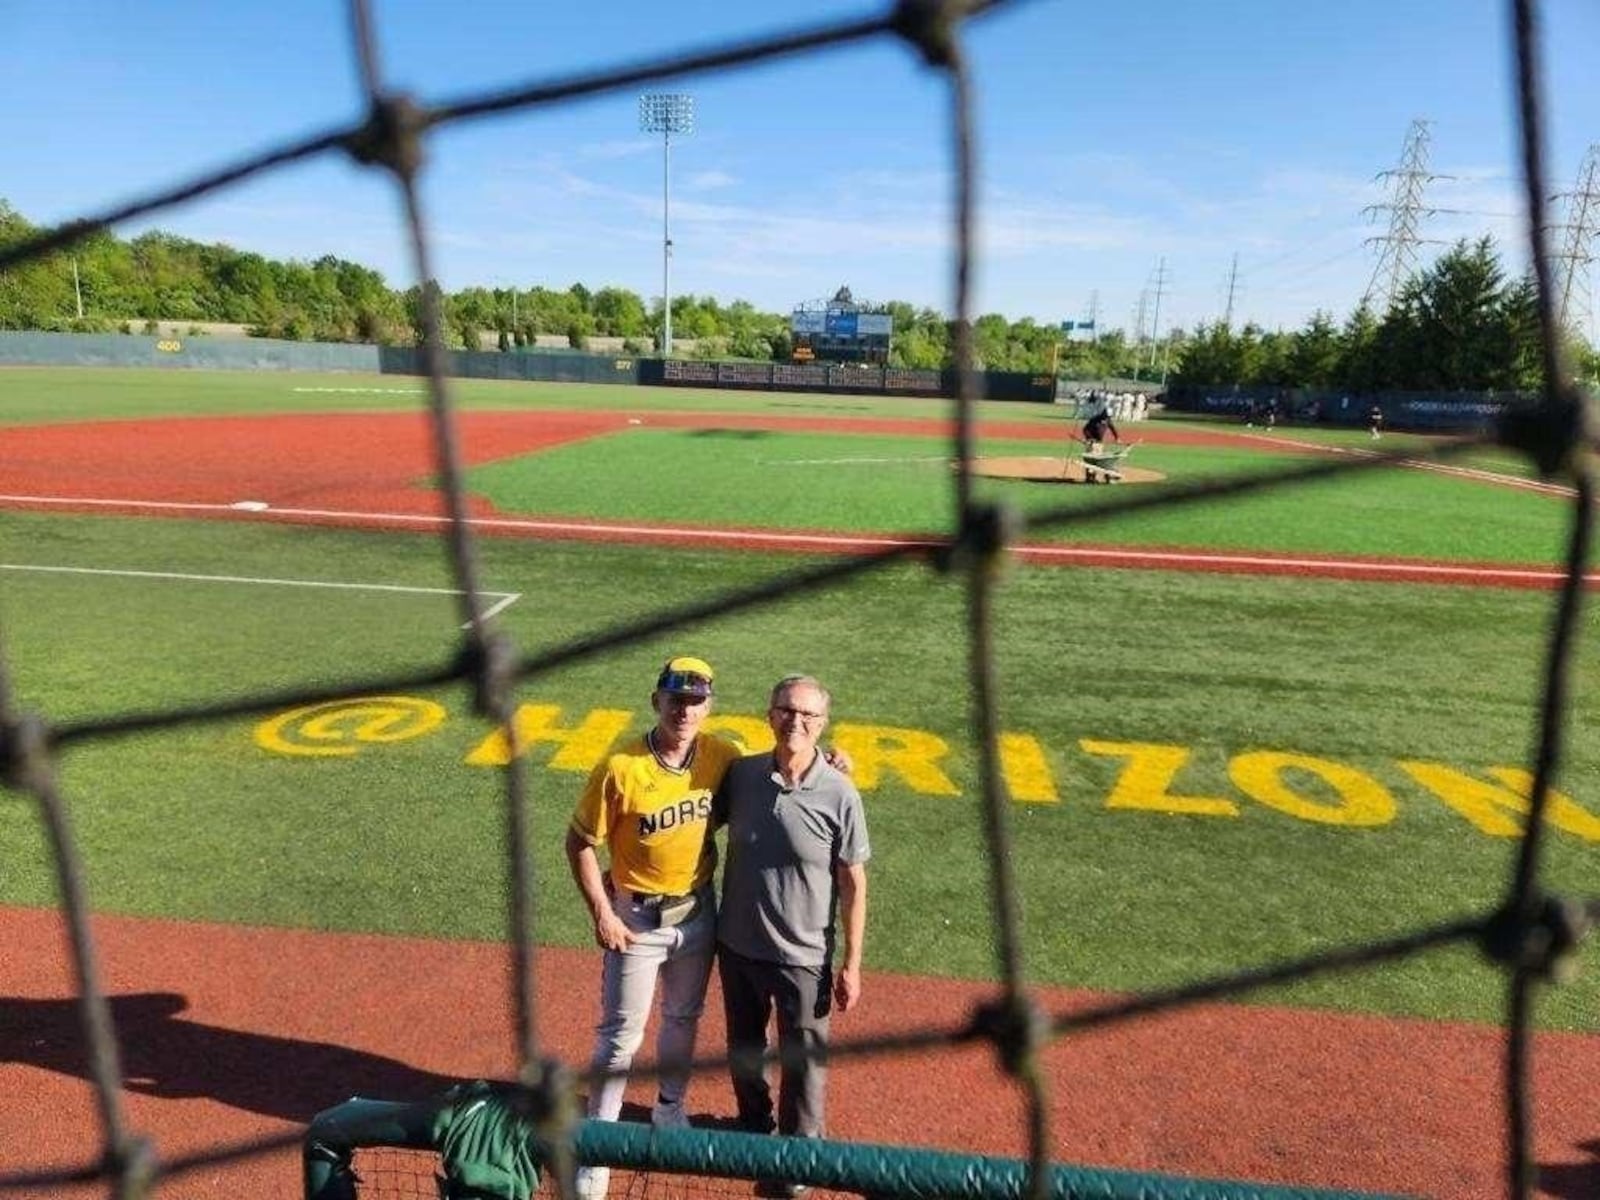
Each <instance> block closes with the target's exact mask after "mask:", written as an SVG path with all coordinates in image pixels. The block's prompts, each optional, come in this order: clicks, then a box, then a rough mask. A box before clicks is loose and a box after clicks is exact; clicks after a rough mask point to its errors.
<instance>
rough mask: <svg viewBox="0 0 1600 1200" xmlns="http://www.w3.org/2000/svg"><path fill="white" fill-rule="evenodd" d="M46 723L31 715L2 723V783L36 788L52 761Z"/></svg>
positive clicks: (24, 715)
mask: <svg viewBox="0 0 1600 1200" xmlns="http://www.w3.org/2000/svg"><path fill="white" fill-rule="evenodd" d="M49 743H50V739H49V736H48V734H47V731H46V728H45V723H44V722H43V721H42V720H40V719H39V718H38V717H36V716H32V715H31V714H28V713H16V714H11V715H8V716H7V717H6V718H5V719H4V720H3V721H0V783H4V784H5V785H6V787H9V788H17V789H22V788H28V787H35V786H37V785H38V783H39V781H40V780H41V779H43V777H44V772H45V768H46V765H47V763H48V762H49V750H48V747H49Z"/></svg>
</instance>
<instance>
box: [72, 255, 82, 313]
mask: <svg viewBox="0 0 1600 1200" xmlns="http://www.w3.org/2000/svg"><path fill="white" fill-rule="evenodd" d="M72 294H73V295H74V296H76V297H77V298H78V320H80V321H81V320H83V284H81V283H79V282H78V256H77V255H76V254H74V255H73V256H72Z"/></svg>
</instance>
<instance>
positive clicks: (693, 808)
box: [572, 734, 740, 896]
mask: <svg viewBox="0 0 1600 1200" xmlns="http://www.w3.org/2000/svg"><path fill="white" fill-rule="evenodd" d="M739 753H740V751H739V748H738V747H737V746H735V745H733V744H732V743H731V742H725V741H723V740H722V739H721V738H717V737H712V736H710V735H709V734H699V735H697V736H696V737H695V740H694V750H693V752H692V753H691V754H690V756H689V759H688V761H687V762H686V763H685V764H684V765H683V766H682V767H681V768H673V767H668V766H664V765H663V764H662V762H661V760H660V759H658V758H657V757H656V756H655V754H654V752H653V751H652V750H651V749H650V745H649V742H648V741H646V739H645V738H644V737H638V738H635V739H633V740H632V741H631V742H629V743H628V744H627V745H625V746H624V747H623V748H622V749H621V750H619V751H618V752H617V753H615V754H613V755H611V756H610V757H608V758H607V759H606V760H605V761H604V762H602V763H600V764H599V765H598V766H597V767H595V769H594V771H593V772H591V773H590V775H589V782H588V784H587V785H585V787H584V789H583V795H582V797H581V798H580V799H579V800H578V807H577V809H576V811H574V812H573V814H572V828H573V830H574V831H575V832H576V833H577V834H578V836H579V837H581V838H583V840H584V841H586V842H588V843H589V844H590V845H591V846H607V847H609V848H610V851H611V881H612V883H613V884H614V885H615V886H616V887H619V888H625V889H627V890H628V891H633V892H647V893H651V894H660V895H668V896H681V895H684V894H686V893H688V892H692V891H694V889H695V888H697V887H699V886H700V885H701V884H703V883H709V882H710V881H711V875H712V872H713V871H714V870H715V869H716V865H717V852H716V848H715V846H714V844H713V843H712V840H711V797H712V794H713V793H714V792H715V791H716V790H717V785H718V784H720V783H721V782H722V777H723V775H724V774H726V772H727V770H728V766H729V764H731V763H732V762H733V761H734V760H735V759H737V758H738V757H739Z"/></svg>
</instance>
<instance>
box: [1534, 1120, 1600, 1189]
mask: <svg viewBox="0 0 1600 1200" xmlns="http://www.w3.org/2000/svg"><path fill="white" fill-rule="evenodd" d="M1597 1119H1600V1117H1597ZM1578 1149H1580V1150H1584V1151H1587V1152H1588V1154H1589V1161H1588V1162H1577V1163H1540V1164H1539V1190H1540V1191H1542V1192H1545V1193H1547V1194H1549V1195H1551V1196H1556V1197H1559V1198H1560V1200H1594V1197H1596V1196H1600V1138H1594V1139H1592V1140H1590V1141H1587V1142H1584V1143H1583V1144H1582V1145H1580V1146H1579V1147H1578Z"/></svg>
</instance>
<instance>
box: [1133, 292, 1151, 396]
mask: <svg viewBox="0 0 1600 1200" xmlns="http://www.w3.org/2000/svg"><path fill="white" fill-rule="evenodd" d="M1149 303H1150V289H1149V288H1148V287H1145V288H1140V289H1139V303H1138V305H1136V306H1135V308H1134V310H1133V373H1134V374H1135V375H1137V374H1138V373H1139V363H1140V361H1141V360H1143V358H1144V314H1145V308H1146V306H1147V305H1148V304H1149Z"/></svg>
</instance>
